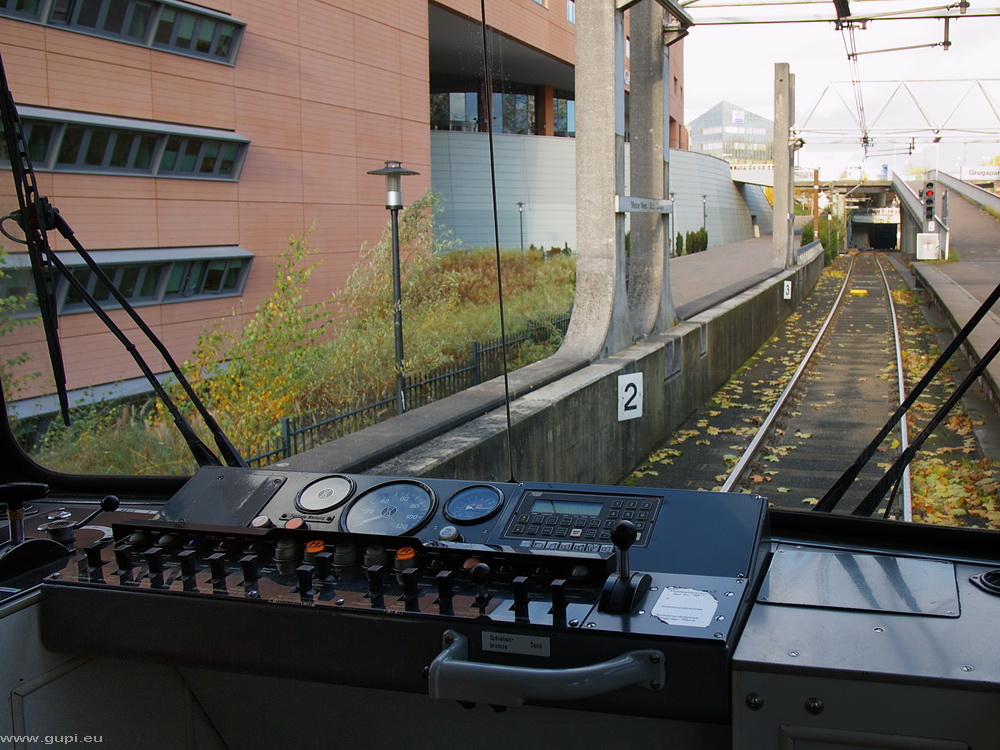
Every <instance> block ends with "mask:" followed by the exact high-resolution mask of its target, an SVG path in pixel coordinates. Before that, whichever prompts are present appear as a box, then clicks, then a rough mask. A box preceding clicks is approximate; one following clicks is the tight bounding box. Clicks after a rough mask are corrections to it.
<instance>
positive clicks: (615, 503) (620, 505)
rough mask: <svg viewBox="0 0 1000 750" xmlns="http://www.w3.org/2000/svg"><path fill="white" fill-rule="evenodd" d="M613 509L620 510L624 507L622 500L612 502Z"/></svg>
mask: <svg viewBox="0 0 1000 750" xmlns="http://www.w3.org/2000/svg"><path fill="white" fill-rule="evenodd" d="M611 507H612V508H620V507H622V501H621V500H612V501H611Z"/></svg>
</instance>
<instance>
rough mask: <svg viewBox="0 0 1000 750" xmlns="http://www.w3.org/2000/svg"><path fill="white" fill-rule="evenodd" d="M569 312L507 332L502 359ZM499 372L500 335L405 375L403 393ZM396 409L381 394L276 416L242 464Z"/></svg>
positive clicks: (422, 392) (257, 463) (430, 394)
mask: <svg viewBox="0 0 1000 750" xmlns="http://www.w3.org/2000/svg"><path fill="white" fill-rule="evenodd" d="M568 325H569V313H566V314H564V315H560V316H557V317H554V318H551V319H549V320H543V321H537V322H531V323H529V324H528V325H527V326H526V327H525V328H523V329H522V330H520V331H518V332H516V333H511V334H508V335H507V355H508V364H509V365H511V366H513V363H514V362H516V361H517V359H518V358H519V357H520V355H521V350H522V348H523V346H524V344H526V343H528V342H532V343H542V342H544V341H547V340H548V339H549V338H550V337H551V336H552V334H553V333H554V332H556V331H558V332H559V334H560V335H562V334H565V333H566V327H567V326H568ZM502 373H503V339H502V338H501V337H497V338H495V339H490V340H489V341H473V342H471V344H470V352H469V356H468V358H467V359H466V360H465V361H464V362H462V363H456V364H454V365H451V366H450V367H442V368H440V369H438V370H434V371H433V372H431V373H427V374H424V375H415V376H411V377H408V378H406V385H405V389H404V390H405V398H406V403H407V406H408V408H409V409H416V408H417V407H418V406H423V405H425V404H429V403H431V402H433V401H437V400H438V399H442V398H445V397H446V396H451V395H452V394H454V393H458V392H459V391H462V390H465V389H466V388H470V387H472V386H474V385H478V384H479V383H484V382H486V381H487V380H491V379H493V378H495V377H497V376H498V375H501V374H502ZM398 412H399V410H398V407H397V404H396V398H395V396H393V395H390V396H383V397H381V398H379V399H378V400H376V401H374V402H372V403H369V404H355V405H354V406H351V407H344V406H340V407H335V408H332V409H328V410H324V411H319V412H310V413H307V414H300V415H297V416H293V417H282V419H281V435H280V437H275V438H271V439H270V440H268V441H267V442H265V443H264V445H258V446H255V447H254V449H253V450H252V451H245V453H250V454H252V456H253V457H252V458H248V459H247V463H248V464H250V465H251V466H253V467H258V468H259V467H261V466H266V465H268V464H271V463H274V462H275V461H280V460H281V459H283V458H288V457H289V456H294V455H295V454H296V453H301V452H303V451H306V450H309V449H310V448H315V447H316V446H318V445H321V444H323V443H328V442H330V441H331V440H335V439H337V438H339V437H343V436H344V435H347V434H349V433H351V432H357V431H358V430H362V429H364V428H365V427H369V426H371V425H373V424H376V423H378V422H382V421H384V420H386V419H388V418H389V417H394V416H396V414H397V413H398Z"/></svg>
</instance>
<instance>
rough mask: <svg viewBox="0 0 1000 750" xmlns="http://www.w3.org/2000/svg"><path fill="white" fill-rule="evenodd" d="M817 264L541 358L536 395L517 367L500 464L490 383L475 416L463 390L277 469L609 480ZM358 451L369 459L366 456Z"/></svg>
mask: <svg viewBox="0 0 1000 750" xmlns="http://www.w3.org/2000/svg"><path fill="white" fill-rule="evenodd" d="M822 269H823V257H822V249H821V248H820V249H818V250H812V251H810V252H808V253H806V254H805V255H804V256H803V258H802V265H800V266H798V267H796V268H794V269H792V270H789V271H786V272H784V273H781V274H778V275H776V276H774V277H772V278H771V279H769V280H767V281H765V282H763V283H761V284H759V285H757V286H755V287H753V288H751V289H749V290H748V291H746V292H744V293H742V294H740V295H738V296H736V297H734V298H732V299H730V300H728V301H727V302H725V303H723V304H721V305H719V306H717V307H714V308H712V309H710V310H707V311H705V312H704V313H702V314H700V315H698V316H696V317H694V318H692V319H691V320H688V321H686V322H684V323H683V324H681V325H679V326H676V327H675V328H673V329H672V330H671V331H670V332H669V333H668V334H666V335H663V336H657V337H650V338H649V339H647V340H645V341H643V342H641V343H639V344H636V345H634V346H632V347H630V348H629V349H627V350H625V351H623V352H621V353H620V354H618V355H617V356H614V357H609V358H607V359H603V360H600V361H597V362H594V363H592V364H587V363H579V362H571V361H566V360H561V359H560V357H559V356H558V355H557V356H555V357H550V358H549V359H548V360H545V361H543V362H539V363H536V365H538V366H539V367H540V368H543V369H540V370H539V371H538V372H543V370H544V368H548V369H547V370H544V371H545V372H547V373H548V375H549V377H550V378H556V375H557V374H559V373H561V374H560V375H559V376H558V377H557V378H556V379H551V380H549V381H548V382H547V384H540V387H537V388H535V389H530V388H529V387H528V386H529V384H528V382H527V381H529V380H530V379H531V378H532V377H534V376H533V375H532V374H531V369H532V368H533V367H534V366H529V367H528V368H524V369H523V370H519V371H517V372H516V373H514V374H513V375H515V376H517V378H516V380H515V389H516V390H517V391H519V392H524V395H521V396H520V397H518V398H517V399H516V400H514V401H513V402H512V404H511V407H510V411H511V422H512V425H513V427H512V430H511V433H510V445H511V448H512V453H513V459H514V460H513V462H511V461H509V459H508V455H509V453H508V450H507V444H508V436H507V432H506V414H505V409H504V408H503V407H502V403H501V404H497V403H496V400H495V399H496V396H497V394H498V387H499V384H498V382H497V381H491V382H490V383H488V384H484V386H486V389H485V390H483V391H482V392H481V397H482V399H483V401H482V406H483V407H484V408H483V410H482V411H480V412H479V415H477V414H476V413H475V412H476V408H477V407H476V406H475V404H476V403H477V401H476V400H477V399H478V398H480V395H478V394H479V392H477V391H476V389H470V390H469V391H466V392H464V393H462V394H458V395H457V396H453V397H451V398H448V399H443V400H442V401H439V402H437V403H436V404H431V405H429V406H427V407H422V408H420V409H417V410H415V411H413V412H409V413H407V414H404V415H402V416H401V417H397V418H395V419H392V420H389V421H388V422H383V423H382V424H380V425H376V426H375V427H373V428H369V429H368V430H364V431H362V432H361V433H357V434H355V435H348V436H347V437H345V438H341V439H340V440H337V441H334V442H333V443H330V444H328V445H325V446H321V447H320V448H317V449H314V450H312V451H309V452H307V453H303V454H300V455H298V456H293V457H292V458H291V459H289V460H288V461H287V462H285V463H283V464H279V466H289V467H292V468H295V469H301V470H305V471H326V472H332V471H367V472H369V473H374V474H382V475H394V476H433V477H452V478H463V479H483V480H501V481H506V480H508V479H510V478H511V474H512V470H511V463H513V476H514V478H516V479H517V480H519V481H528V480H535V481H559V482H585V483H586V482H592V483H600V484H608V483H616V482H619V481H620V480H621V479H622V478H623V477H624V476H625V475H626V474H627V473H628V472H630V471H631V470H632V468H633V467H634V466H636V464H638V463H639V462H640V461H642V460H644V459H645V458H646V456H647V455H648V454H649V453H650V452H651V451H652V450H654V449H655V448H656V447H657V446H659V445H660V444H661V443H662V441H663V440H664V439H665V438H666V437H667V436H668V435H669V433H670V432H671V430H673V429H674V428H675V427H677V426H678V425H679V424H680V423H681V422H682V421H683V419H684V418H685V417H687V416H688V415H689V414H690V413H691V412H692V411H694V410H695V409H696V408H697V407H699V406H700V405H701V404H703V403H705V402H706V401H707V400H708V399H709V398H710V397H711V396H712V394H713V393H714V392H715V391H716V390H717V389H718V388H719V387H720V386H722V385H723V384H724V383H725V382H726V380H727V379H728V378H729V376H730V375H731V374H732V373H733V372H735V371H736V370H737V369H738V368H739V367H740V365H742V364H743V362H745V361H746V359H747V358H748V357H750V355H752V354H753V353H754V352H755V351H756V350H757V349H758V348H759V347H760V346H761V345H762V344H763V343H764V342H765V341H766V340H767V338H768V337H769V336H771V334H772V333H773V332H774V330H775V328H776V327H777V325H778V324H779V323H780V322H781V321H783V320H784V319H785V317H786V316H787V315H788V314H789V313H790V312H791V311H792V310H794V309H795V307H796V306H797V305H798V303H799V302H800V301H801V299H802V298H803V297H804V296H805V294H807V293H808V291H809V290H810V289H812V287H813V286H814V285H815V283H816V281H817V279H818V278H819V275H820V273H821V272H822ZM787 279H791V280H792V290H793V293H792V299H790V300H784V299H782V289H783V282H784V281H785V280H787ZM638 372H641V373H642V375H643V385H644V399H643V415H642V417H641V418H638V419H633V420H629V421H623V422H619V421H618V419H617V403H618V377H619V376H620V375H624V374H631V373H638ZM487 398H489V399H492V401H488V400H487ZM490 403H491V404H492V405H489V404H490ZM431 407H434V409H431ZM498 407H499V408H498ZM458 411H462V412H463V413H464V415H465V417H464V418H465V419H466V421H465V422H464V423H461V424H460V423H459V422H460V420H459V419H458V418H457V417H456V414H455V413H454V412H458ZM449 419H450V420H451V421H450V424H451V428H450V429H448V431H447V432H444V433H443V434H442V433H441V432H437V433H435V432H434V424H433V423H434V422H436V421H442V422H443V421H444V420H449ZM387 441H389V442H391V441H396V445H397V447H398V448H399V449H401V450H400V451H399V452H398V455H395V456H393V457H391V458H387V456H388V455H389V453H391V452H392V450H391V449H386V448H385V447H384V446H382V447H380V446H381V445H382V444H383V443H386V442H387ZM366 455H367V456H368V457H369V459H372V458H375V457H379V458H378V461H377V462H375V461H373V460H366Z"/></svg>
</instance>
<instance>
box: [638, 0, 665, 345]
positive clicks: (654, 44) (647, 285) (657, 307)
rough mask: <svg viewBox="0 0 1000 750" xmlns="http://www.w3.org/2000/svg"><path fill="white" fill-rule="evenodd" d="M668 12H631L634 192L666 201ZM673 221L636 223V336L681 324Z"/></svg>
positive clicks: (650, 6)
mask: <svg viewBox="0 0 1000 750" xmlns="http://www.w3.org/2000/svg"><path fill="white" fill-rule="evenodd" d="M664 18H665V14H664V10H663V6H661V5H660V4H659V3H656V2H651V1H649V0H647V2H642V3H639V4H638V5H635V6H633V7H632V10H631V19H630V20H631V26H630V29H631V35H630V36H631V40H632V56H631V70H632V91H634V92H636V94H635V96H633V97H632V100H631V113H630V114H631V117H630V125H631V128H630V132H631V142H630V146H631V171H632V174H631V177H632V180H631V188H630V190H631V194H632V195H633V196H636V197H639V198H658V199H662V198H666V197H667V194H668V190H667V185H668V179H669V175H668V170H669V164H668V163H667V162H668V160H669V154H670V150H669V148H667V147H666V142H667V138H668V137H669V136H668V133H669V131H668V127H669V124H668V123H669V118H670V113H669V106H670V105H669V103H670V91H669V89H668V88H667V85H668V82H669V80H670V74H669V68H668V58H667V48H666V47H665V46H664V44H663V22H664ZM667 231H668V222H667V216H666V215H665V214H654V213H634V214H632V220H631V242H630V247H631V259H630V260H631V265H630V274H629V290H628V301H629V312H630V313H631V316H632V325H633V326H634V327H635V330H636V333H638V334H639V335H642V336H645V335H648V334H649V333H653V332H655V333H661V332H663V331H666V330H667V329H668V328H670V327H672V326H673V325H674V323H675V318H676V314H675V312H674V305H673V297H672V296H671V293H670V273H669V251H668V248H669V247H670V244H669V241H668V240H669V238H668V236H667Z"/></svg>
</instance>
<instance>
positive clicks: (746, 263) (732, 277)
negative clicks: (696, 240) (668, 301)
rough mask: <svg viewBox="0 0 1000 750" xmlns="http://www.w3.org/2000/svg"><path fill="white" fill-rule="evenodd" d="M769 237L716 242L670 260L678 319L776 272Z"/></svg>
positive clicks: (729, 297) (734, 294) (743, 289)
mask: <svg viewBox="0 0 1000 750" xmlns="http://www.w3.org/2000/svg"><path fill="white" fill-rule="evenodd" d="M772 253H773V247H772V239H771V236H770V235H768V236H766V237H761V238H759V239H753V240H744V241H743V242H733V243H730V244H728V245H716V246H715V247H710V248H708V249H707V250H705V251H704V252H700V253H695V254H694V255H682V256H680V257H678V258H671V259H670V291H671V294H672V296H673V300H674V309H675V310H676V312H677V317H678V318H679V319H680V320H687V319H688V318H691V317H693V316H695V315H697V314H698V313H700V312H703V311H705V310H707V309H709V308H710V307H714V306H715V305H717V304H719V303H721V302H724V301H726V300H727V299H731V298H733V297H735V296H736V295H737V294H739V293H740V292H743V291H746V290H747V289H749V288H750V287H752V286H754V285H756V284H759V283H760V282H761V281H764V280H765V279H768V278H770V277H771V276H774V275H775V274H776V273H778V272H779V271H780V269H778V268H774V267H772V266H771V256H772Z"/></svg>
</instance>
